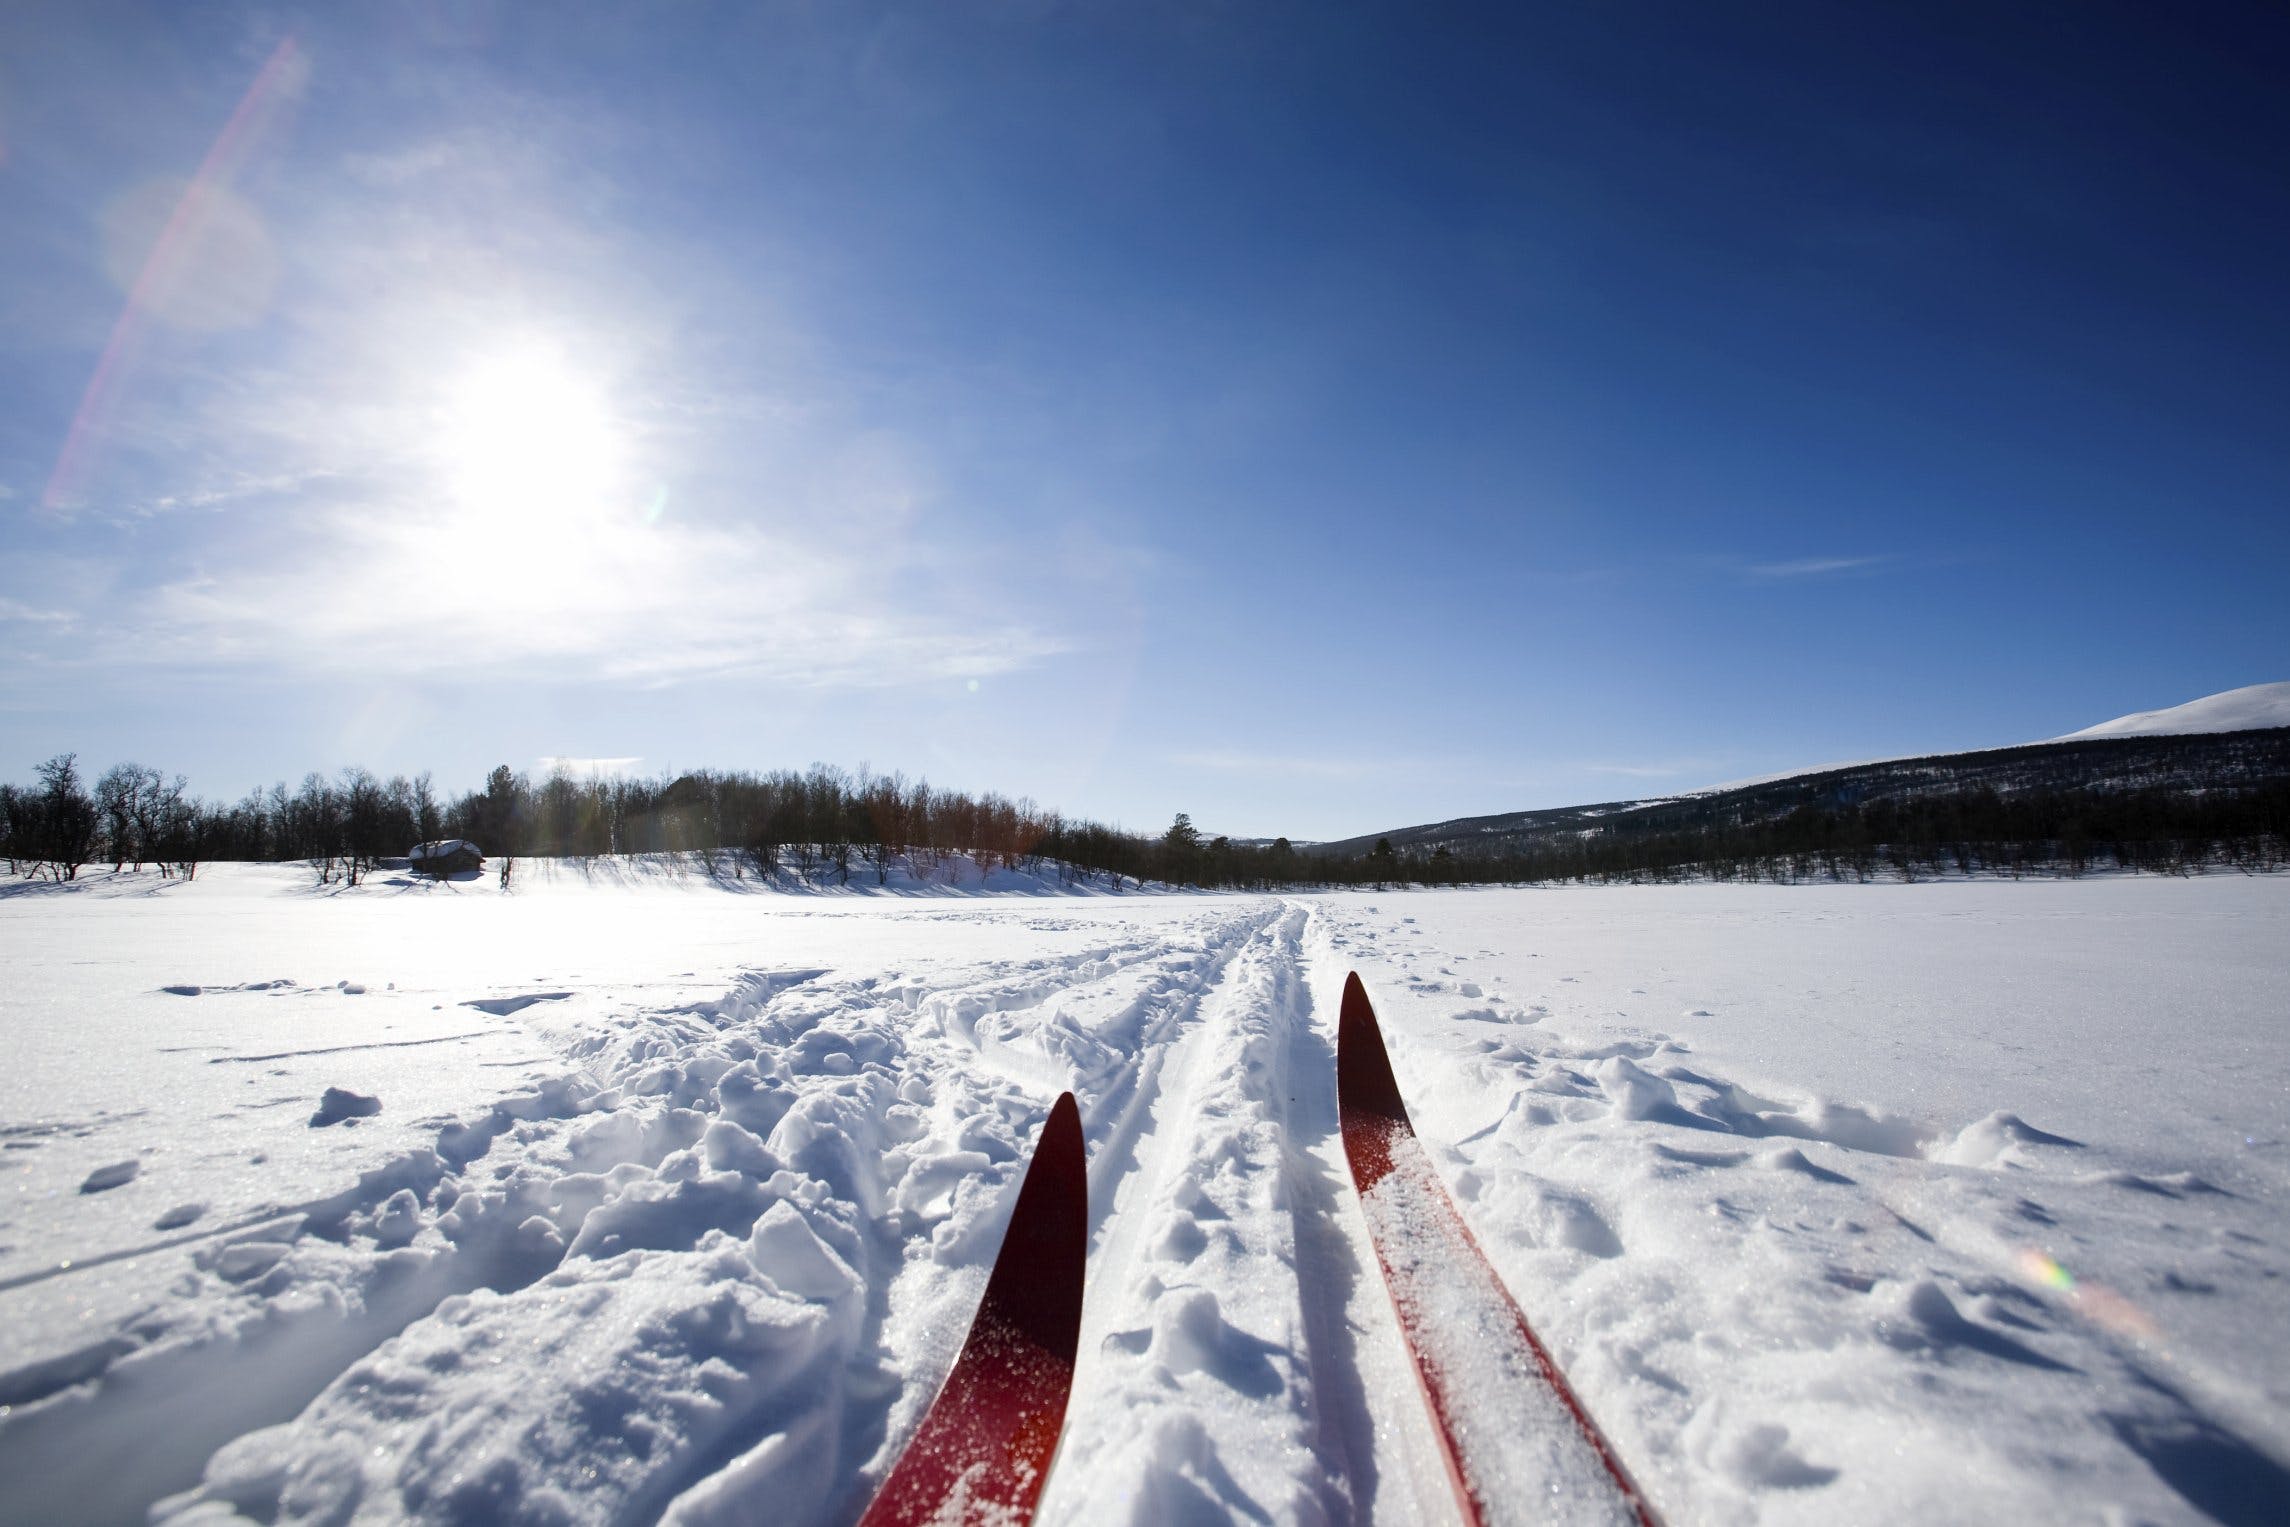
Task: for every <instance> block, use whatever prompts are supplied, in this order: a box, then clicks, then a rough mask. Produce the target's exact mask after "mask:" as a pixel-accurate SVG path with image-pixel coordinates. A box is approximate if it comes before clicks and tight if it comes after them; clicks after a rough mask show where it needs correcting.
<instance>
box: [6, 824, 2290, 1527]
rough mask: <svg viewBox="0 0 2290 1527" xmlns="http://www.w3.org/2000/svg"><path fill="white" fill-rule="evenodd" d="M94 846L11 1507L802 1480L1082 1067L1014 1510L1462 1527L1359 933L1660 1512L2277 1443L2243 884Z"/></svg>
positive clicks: (44, 1024) (706, 1487)
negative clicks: (1371, 1172)
mask: <svg viewBox="0 0 2290 1527" xmlns="http://www.w3.org/2000/svg"><path fill="white" fill-rule="evenodd" d="M528 869H530V871H531V873H530V874H529V875H528V874H527V873H526V871H527V870H528ZM1000 873H1001V872H997V874H1000ZM972 874H973V876H974V875H975V872H974V871H973V872H972ZM1005 883H1008V882H1005ZM112 884H114V883H113V882H109V881H107V880H105V879H101V878H99V879H97V880H95V881H93V882H92V883H91V884H90V885H89V886H88V887H86V888H83V889H78V890H72V889H66V890H62V891H58V892H56V893H54V894H50V893H46V892H42V893H40V894H37V895H30V896H26V895H17V896H8V897H0V967H4V968H6V969H7V970H8V971H9V972H10V973H11V979H10V981H9V982H8V983H5V984H0V1025H5V1027H4V1028H0V1034H4V1035H5V1040H6V1043H7V1045H8V1053H9V1055H10V1057H11V1059H12V1060H13V1061H14V1062H15V1063H16V1064H15V1065H14V1066H13V1067H12V1068H9V1069H5V1070H0V1145H5V1147H6V1149H7V1154H6V1155H5V1157H0V1162H4V1163H5V1165H6V1167H7V1168H8V1169H9V1177H10V1181H11V1184H12V1186H13V1187H14V1189H15V1191H14V1192H13V1193H12V1194H10V1195H9V1196H7V1197H5V1198H0V1518H5V1519H8V1520H26V1521H42V1522H59V1523H71V1522H116V1521H122V1520H134V1519H137V1518H138V1517H141V1516H143V1515H145V1513H146V1512H147V1510H148V1511H150V1512H151V1514H152V1515H153V1516H154V1518H155V1519H156V1520H158V1521H161V1522H169V1521H203V1522H227V1521H255V1522H277V1521H305V1520H335V1521H373V1522H378V1521H387V1520H396V1519H411V1520H421V1521H438V1522H443V1521H453V1520H468V1519H473V1518H483V1519H489V1520H501V1521H508V1522H543V1521H547V1522H615V1523H618V1522H639V1521H647V1520H653V1519H659V1518H664V1519H666V1520H669V1521H673V1522H680V1523H717V1522H733V1521H742V1520H750V1519H754V1518H756V1517H757V1516H758V1515H759V1514H760V1515H768V1516H769V1517H770V1518H771V1519H774V1520H782V1521H789V1522H796V1523H802V1522H820V1523H836V1522H848V1521H850V1520H852V1519H854V1518H855V1517H856V1516H857V1514H858V1513H859V1511H860V1510H861V1509H862V1508H863V1506H864V1505H865V1503H866V1501H867V1500H868V1499H869V1497H870V1495H871V1493H872V1491H873V1489H874V1486H875V1485H876V1483H877V1482H879V1481H880V1480H881V1478H882V1477H883V1475H884V1473H885V1472H886V1471H887V1470H888V1469H889V1468H890V1466H891V1464H892V1463H893V1461H894V1460H896V1459H897V1457H898V1456H899V1454H900V1451H901V1449H902V1448H903V1447H904V1445H905V1443H906V1441H907V1439H908V1438H909V1437H911V1436H912V1435H913V1434H914V1431H915V1429H916V1427H917V1425H918V1424H919V1422H920V1419H921V1417H922V1415H923V1412H924V1410H925V1409H926V1407H927V1406H928V1405H929V1403H930V1401H931V1399H932V1397H933V1396H934V1395H935V1394H936V1393H937V1391H938V1388H939V1385H940V1383H941V1381H942V1380H943V1379H944V1378H945V1376H946V1374H947V1371H948V1369H949V1366H950V1365H951V1364H952V1362H953V1360H954V1356H955V1353H956V1350H957V1348H958V1346H959V1343H960V1341H961V1339H962V1334H963V1332H964V1331H965V1330H967V1329H968V1328H969V1325H970V1322H971V1318H972V1315H973V1314H974V1312H975V1311H976V1310H977V1308H978V1305H979V1297H980V1293H981V1291H982V1289H983V1287H984V1285H985V1281H986V1277H987V1271H988V1269H989V1267H990V1266H991V1265H992V1262H993V1260H994V1256H995V1252H996V1250H997V1248H998V1247H999V1246H1000V1244H1001V1241H1002V1237H1003V1227H1004V1224H1005V1222H1006V1218H1007V1216H1008V1213H1009V1207H1010V1200H1011V1196H1012V1193H1013V1192H1014V1190H1015V1186H1016V1183H1017V1179H1018V1176H1019V1174H1020V1173H1021V1172H1022V1171H1023V1168H1024V1162H1025V1159H1026V1154H1027V1152H1028V1150H1029V1149H1030V1145H1031V1142H1032V1141H1033V1139H1034V1138H1035V1136H1036V1134H1037V1132H1038V1131H1039V1129H1040V1127H1041V1125H1042V1122H1043V1119H1044V1117H1045V1115H1046V1112H1047V1109H1048V1107H1049V1104H1050V1102H1051V1100H1052V1099H1054V1098H1055V1097H1056V1096H1057V1094H1058V1093H1059V1092H1060V1091H1063V1090H1066V1089H1069V1088H1070V1089H1071V1090H1072V1091H1073V1092H1074V1093H1075V1094H1076V1096H1077V1098H1078V1100H1079V1102H1080V1104H1081V1116H1082V1124H1083V1131H1084V1135H1085V1139H1086V1147H1087V1156H1088V1171H1089V1179H1090V1226H1089V1230H1090V1238H1091V1239H1090V1246H1089V1258H1088V1297H1087V1302H1086V1304H1085V1315H1084V1319H1085V1325H1084V1328H1083V1334H1082V1341H1081V1347H1080V1352H1079V1359H1078V1363H1077V1367H1076V1373H1075V1379H1074V1389H1073V1404H1072V1408H1071V1410H1070V1411H1069V1413H1068V1423H1067V1432H1066V1438H1065V1444H1064V1447H1063V1450H1062V1451H1061V1453H1060V1455H1059V1457H1058V1461H1057V1464H1056V1467H1055V1468H1054V1469H1053V1471H1052V1474H1051V1477H1050V1481H1049V1486H1048V1490H1047V1492H1046V1493H1045V1495H1044V1496H1043V1499H1042V1501H1041V1512H1040V1518H1039V1519H1041V1520H1044V1521H1056V1522H1061V1523H1073V1522H1078V1521H1083V1520H1090V1521H1094V1520H1095V1519H1096V1518H1098V1517H1100V1516H1106V1515H1110V1516H1113V1517H1115V1518H1118V1519H1120V1520H1123V1521H1144V1520H1149V1519H1156V1518H1166V1517H1169V1516H1178V1517H1195V1516H1206V1517H1212V1518H1231V1519H1236V1520H1269V1521H1297V1522H1322V1521H1329V1522H1343V1521H1367V1520H1380V1521H1440V1520H1451V1519H1452V1512H1453V1505H1452V1501H1451V1497H1450V1496H1449V1493H1448V1489H1447V1482H1446V1479H1445V1477H1444V1469H1443V1466H1442V1464H1441V1461H1440V1456H1439V1451H1438V1443H1437V1439H1436V1436H1435V1435H1434V1433H1433V1431H1432V1429H1431V1427H1430V1424H1429V1421H1428V1419H1427V1416H1426V1412H1425V1408H1424V1406H1423V1404H1422V1402H1421V1399H1420V1397H1419V1395H1418V1394H1417V1392H1416V1388H1415V1383H1414V1379H1413V1377H1412V1373H1411V1370H1410V1368H1409V1366H1408V1359H1407V1354H1406V1350H1405V1347H1404V1345H1403V1344H1402V1342H1401V1341H1400V1338H1399V1334H1398V1330H1397V1325H1396V1322H1395V1321H1394V1319H1393V1317H1392V1313H1391V1306H1390V1303H1389V1301H1388V1299H1387V1298H1386V1297H1385V1294H1384V1291H1383V1289H1382V1287H1381V1284H1380V1280H1379V1277H1378V1274H1377V1271H1376V1265H1375V1261H1374V1255H1373V1250H1372V1247H1371V1246H1370V1245H1369V1242H1368V1239H1367V1234H1366V1221H1365V1219H1364V1217H1363V1214H1362V1211H1361V1204H1360V1202H1359V1200H1358V1198H1357V1197H1356V1196H1355V1195H1354V1194H1353V1193H1352V1191H1351V1187H1350V1182H1349V1177H1348V1173H1347V1172H1346V1168H1345V1164H1344V1158H1343V1153H1342V1149H1341V1144H1340V1141H1339V1140H1338V1137H1337V1129H1336V1110H1335V1098H1334V1070H1335V1065H1334V1048H1333V1043H1334V1037H1335V1028H1336V1016H1337V1009H1338V993H1339V991H1340V990H1341V987H1342V983H1343V978H1344V974H1345V972H1346V971H1348V970H1350V969H1352V968H1355V967H1356V968H1357V969H1358V970H1359V971H1360V973H1361V974H1362V976H1363V978H1364V979H1365V980H1366V981H1367V982H1368V984H1369V986H1370V987H1371V988H1372V989H1373V990H1374V991H1375V993H1376V995H1377V999H1378V1006H1379V1008H1380V1009H1381V1017H1382V1019H1383V1027H1384V1032H1385V1036H1386V1039H1387V1041H1388V1046H1389V1049H1390V1054H1391V1064H1392V1067H1393V1069H1394V1071H1395V1072H1396V1073H1397V1078H1398V1081H1399V1083H1400V1085H1401V1088H1402V1090H1403V1092H1404V1094H1405V1096H1406V1098H1407V1101H1408V1106H1409V1110H1410V1112H1411V1114H1412V1115H1413V1117H1414V1121H1415V1125H1416V1128H1417V1130H1418V1131H1419V1133H1420V1135H1421V1137H1422V1140H1423V1142H1424V1145H1425V1148H1426V1150H1427V1152H1428V1153H1429V1160H1430V1162H1431V1164H1432V1166H1433V1167H1434V1168H1435V1170H1436V1171H1437V1173H1438V1177H1439V1184H1440V1187H1441V1188H1442V1190H1443V1191H1444V1192H1445V1193H1446V1194H1447V1195H1448V1196H1450V1197H1451V1198H1452V1199H1453V1201H1454V1203H1455V1205H1456V1207H1457V1209H1458V1211H1459V1212H1460V1213H1461V1214H1462V1216H1463V1217H1464V1219H1465V1220H1466V1221H1467V1222H1468V1224H1469V1227H1470V1230H1471V1232H1472V1234H1473V1236H1474V1237H1475V1238H1476V1239H1477V1240H1478V1242H1479V1243H1480V1244H1481V1245H1482V1246H1483V1247H1484V1249H1485V1251H1486V1253H1487V1256H1488V1259H1489V1260H1490V1262H1491V1263H1492V1264H1493V1266H1494V1267H1495V1269H1496V1271H1497V1273H1498V1274H1499V1276H1500V1278H1501V1281H1502V1284H1503V1286H1504V1289H1505V1291H1506V1292H1507V1293H1508V1294H1509V1295H1510V1296H1511V1297H1512V1298H1513V1299H1515V1300H1516V1302H1517V1303H1518V1305H1519V1306H1520V1307H1521V1308H1522V1309H1523V1310H1524V1311H1525V1312H1526V1313H1527V1315H1528V1317H1529V1318H1530V1319H1531V1320H1532V1322H1533V1324H1534V1326H1535V1328H1536V1329H1537V1331H1538V1332H1539V1333H1540V1334H1541V1335H1542V1336H1543V1338H1544V1339H1545V1341H1546V1342H1547V1344H1548V1345H1549V1346H1550V1348H1551V1350H1552V1352H1553V1355H1554V1356H1555V1357H1556V1359H1557V1360H1558V1362H1559V1364H1560V1365H1561V1366H1562V1367H1563V1368H1564V1369H1565V1371H1566V1373H1567V1374H1568V1376H1569V1378H1570V1379H1571V1380H1572V1381H1573V1382H1574V1384H1575V1386H1576V1388H1577V1389H1578V1390H1579V1391H1580V1392H1581V1395H1582V1397H1583V1400H1584V1402H1585V1403H1586V1405H1587V1406H1588V1408H1589V1409H1590V1410H1591V1411H1592V1412H1593V1413H1594V1414H1595V1415H1596V1416H1597V1417H1598V1418H1599V1420H1600V1421H1601V1423H1602V1425H1603V1426H1604V1428H1605V1430H1606V1431H1607V1432H1608V1434H1609V1435H1610V1436H1611V1438H1612V1440H1613V1442H1614V1445H1615V1448H1616V1450H1617V1452H1618V1453H1619V1454H1620V1455H1621V1456H1622V1457H1623V1458H1625V1459H1627V1460H1628V1461H1629V1464H1630V1466H1631V1470H1632V1472H1633V1473H1634V1474H1635V1475H1636V1477H1637V1479H1638V1482H1639V1483H1640V1484H1641V1485H1643V1486H1644V1487H1645V1489H1646V1491H1647V1493H1648V1495H1649V1497H1650V1498H1651V1499H1652V1500H1653V1502H1654V1503H1655V1504H1656V1505H1657V1506H1658V1507H1659V1508H1660V1509H1661V1511H1662V1512H1663V1514H1664V1515H1665V1516H1666V1517H1668V1518H1669V1519H1671V1520H1674V1521H1695V1522H1704V1521H1708V1522H1735V1521H1749V1520H1770V1521H1799V1520H1802V1521H1816V1520H1817V1521H1822V1522H1827V1521H1834V1520H1839V1519H1875V1518H1880V1517H1881V1518H1888V1519H1899V1518H1918V1519H1941V1518H1948V1517H1960V1516H1963V1515H1967V1514H1974V1515H1979V1516H1983V1517H1995V1516H2003V1515H2010V1514H2015V1513H2016V1514H2022V1515H2027V1516H2031V1517H2047V1518H2048V1517H2058V1516H2062V1515H2077V1514H2098V1513H2099V1512H2100V1511H2102V1510H2103V1509H2112V1510H2115V1511H2118V1512H2120V1513H2121V1514H2123V1515H2124V1516H2126V1517H2128V1518H2135V1519H2141V1520H2154V1521H2201V1520H2206V1519H2207V1520H2217V1521H2224V1522H2229V1523H2241V1522H2254V1521H2262V1520H2266V1519H2267V1518H2268V1517H2269V1515H2270V1514H2271V1513H2272V1512H2273V1510H2274V1509H2275V1507H2276V1506H2277V1505H2278V1503H2279V1501H2280V1500H2281V1499H2283V1498H2285V1493H2286V1488H2290V1471H2286V1470H2285V1468H2284V1460H2285V1459H2286V1458H2290V1436H2286V1431H2290V1427H2286V1425H2285V1421H2284V1417H2285V1416H2290V1392H2286V1390H2285V1387H2284V1385H2285V1381H2284V1379H2283V1377H2282V1375H2283V1374H2284V1373H2286V1372H2290V1334H2286V1333H2290V1249H2286V1248H2285V1246H2284V1244H2283V1242H2284V1234H2283V1230H2282V1226H2283V1224H2284V1222H2285V1215H2284V1206H2285V1202H2286V1192H2290V1144H2286V1142H2290V1104H2286V1102H2285V1095H2284V1094H2283V1093H2282V1091H2281V1090H2280V1087H2279V1078H2280V1077H2281V1076H2282V1075H2284V1074H2285V1073H2286V1071H2290V1036H2286V1035H2285V1034H2284V1033H2283V1031H2282V1029H2281V1026H2280V1023H2279V1013H2280V1011H2281V1010H2282V1008H2283V1001H2284V997H2285V994H2286V990H2290V971H2286V970H2285V956H2284V955H2283V953H2282V951H2283V950H2284V949H2286V948H2290V881H2283V880H2276V881H2247V880H2242V879H2240V878H2239V877H2238V878H2237V879H2235V880H2232V881H2227V880H2213V881H2196V882H2164V881H2144V882H2119V883H2115V884H2112V885H2109V884H2093V885H2084V886H2060V885H2040V884H2031V885H2018V886H2014V885H1994V884H1990V885H1978V886H1963V885H1940V886H1929V887H1905V888H1904V887H1893V888H1854V887H1837V888H1826V889H1819V888H1798V889H1796V890H1792V891H1788V892H1780V893H1773V894H1768V893H1767V892H1765V891H1763V890H1749V889H1744V888H1734V887H1704V888H1698V889H1694V888H1689V889H1687V890H1684V891H1662V890H1645V891H1615V892H1596V891H1574V892H1557V891H1546V892H1501V891H1497V892H1479V893H1445V894H1417V895H1408V896H1401V895H1385V896H1369V895H1357V896H1355V895H1347V896H1327V897H1299V898H1290V899H1286V900H1278V899H1272V898H1261V897H1222V896H1198V895H1187V896H1149V897H1148V896H1132V897H1124V898H1120V899H1118V900H1116V899H1111V898H1082V897H1063V896H1054V897H1053V896H1048V895H1033V894H1024V895H1015V896H1003V897H995V896H988V897H983V898H980V897H962V898H949V897H945V896H943V895H939V894H936V893H934V894H933V895H930V896H914V897H892V898H885V899H875V898H869V897H860V896H856V895H853V896H848V897H835V896H816V897H806V896H792V895H791V896H778V895H757V894H754V893H753V892H752V891H746V892H741V891H734V890H732V889H731V888H729V887H725V886H721V885H718V884H716V883H713V882H710V881H707V880H706V879H705V878H704V877H698V876H681V875H677V874H673V873H663V874H661V875H659V876H657V877H654V878H651V879H646V878H644V877H642V876H637V875H635V874H634V873H633V871H624V872H623V873H622V874H621V876H620V878H619V879H618V880H617V881H616V880H615V878H614V877H613V876H605V875H598V876H595V877H590V876H586V875H581V874H577V873H558V872H556V871H554V870H552V868H551V867H550V866H547V865H545V864H543V865H534V866H527V867H521V869H520V889H519V890H518V891H517V892H515V893H513V894H510V895H497V894H494V893H493V892H492V891H491V889H490V888H487V890H486V892H485V894H483V895H481V896H469V895H463V894H454V895H451V896H450V897H449V896H447V895H431V894H428V893H427V892H424V891H421V890H419V889H400V888H393V887H389V886H386V885H384V886H379V887H376V888H373V889H372V890H370V891H369V890H361V892H359V893H355V894H350V895H332V896H324V897H321V896H316V895H312V894H310V893H309V892H308V891H307V890H306V889H304V888H302V887H300V886H299V885H298V884H294V883H291V882H289V881H288V880H286V879H283V878H280V877H279V876H278V875H275V874H273V873H272V872H270V871H267V870H259V869H254V868H247V869H241V868H239V867H235V866H223V867H218V869H216V870H214V871H209V872H203V873H202V875H201V877H200V879H199V881H198V882H197V883H195V884H194V885H190V886H179V885H170V886H168V887H166V888H164V889H162V890H159V891H157V892H156V893H154V892H151V891H145V890H137V889H135V887H136V885H137V884H139V883H138V882H135V880H134V877H119V880H118V882H116V884H117V885H118V886H119V888H120V889H119V893H118V894H114V893H113V891H112V890H111V889H110V888H109V887H110V886H111V885H112ZM1011 884H1012V889H1026V887H1024V886H1023V884H1022V882H1019V883H1011ZM353 988H354V989H355V990H353ZM190 990H195V991H196V992H197V993H198V994H197V995H195V996H193V995H190V994H189V991H190ZM2094 1035H2097V1036H2102V1037H2101V1038H2099V1039H2097V1040H2094V1039H2092V1038H2089V1037H2087V1036H2094ZM330 1090H331V1092H332V1093H335V1094H339V1095H340V1096H337V1097H335V1098H334V1099H333V1101H332V1102H331V1103H329V1101H328V1099H329V1095H330ZM154 1507H155V1509H153V1508H154Z"/></svg>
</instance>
